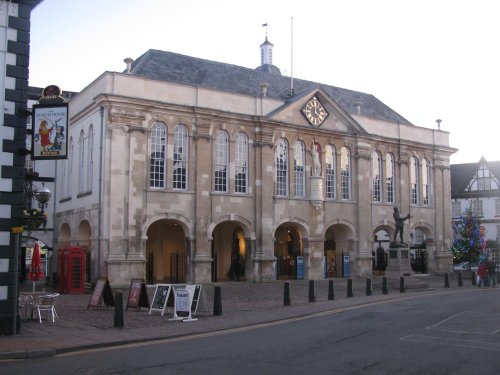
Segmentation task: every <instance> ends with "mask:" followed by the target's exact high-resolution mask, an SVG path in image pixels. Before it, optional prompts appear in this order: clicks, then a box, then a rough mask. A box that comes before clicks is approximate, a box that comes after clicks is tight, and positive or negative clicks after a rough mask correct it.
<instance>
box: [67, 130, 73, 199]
mask: <svg viewBox="0 0 500 375" xmlns="http://www.w3.org/2000/svg"><path fill="white" fill-rule="evenodd" d="M74 156H75V144H74V142H73V137H71V138H70V139H69V153H68V179H67V181H66V184H67V185H66V186H67V189H66V197H71V196H72V195H73V188H72V187H73V158H74Z"/></svg>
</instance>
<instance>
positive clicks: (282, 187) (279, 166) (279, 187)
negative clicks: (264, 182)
mask: <svg viewBox="0 0 500 375" xmlns="http://www.w3.org/2000/svg"><path fill="white" fill-rule="evenodd" d="M275 158H276V167H275V169H276V195H277V196H279V197H287V196H288V142H287V141H286V139H284V138H281V139H280V140H279V141H278V145H277V147H276V155H275Z"/></svg>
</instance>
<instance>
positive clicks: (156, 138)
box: [149, 122, 167, 188]
mask: <svg viewBox="0 0 500 375" xmlns="http://www.w3.org/2000/svg"><path fill="white" fill-rule="evenodd" d="M166 157H167V127H166V125H165V124H163V123H161V122H156V123H154V124H153V126H152V127H151V159H150V170H149V186H151V187H153V188H165V187H166V172H167V163H166Z"/></svg>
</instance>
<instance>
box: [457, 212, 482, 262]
mask: <svg viewBox="0 0 500 375" xmlns="http://www.w3.org/2000/svg"><path fill="white" fill-rule="evenodd" d="M481 228H482V227H481V220H480V219H479V217H478V216H477V215H476V214H475V213H474V212H473V211H472V208H471V207H468V208H466V209H465V210H464V212H463V213H462V216H461V217H460V218H459V219H458V220H456V221H455V222H454V224H453V231H454V234H455V235H454V240H453V243H452V244H451V247H450V251H451V253H452V254H453V258H454V259H455V263H460V262H471V263H477V262H479V261H480V260H481V258H482V256H483V244H485V243H486V238H485V234H484V230H483V229H481Z"/></svg>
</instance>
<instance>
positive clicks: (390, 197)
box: [385, 154, 396, 203]
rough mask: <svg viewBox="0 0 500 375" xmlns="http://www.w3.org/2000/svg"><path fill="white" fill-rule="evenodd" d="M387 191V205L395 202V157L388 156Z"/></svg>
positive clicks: (386, 171)
mask: <svg viewBox="0 0 500 375" xmlns="http://www.w3.org/2000/svg"><path fill="white" fill-rule="evenodd" d="M385 190H386V192H387V203H394V201H395V195H396V194H395V186H394V156H392V154H387V155H386V156H385Z"/></svg>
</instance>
